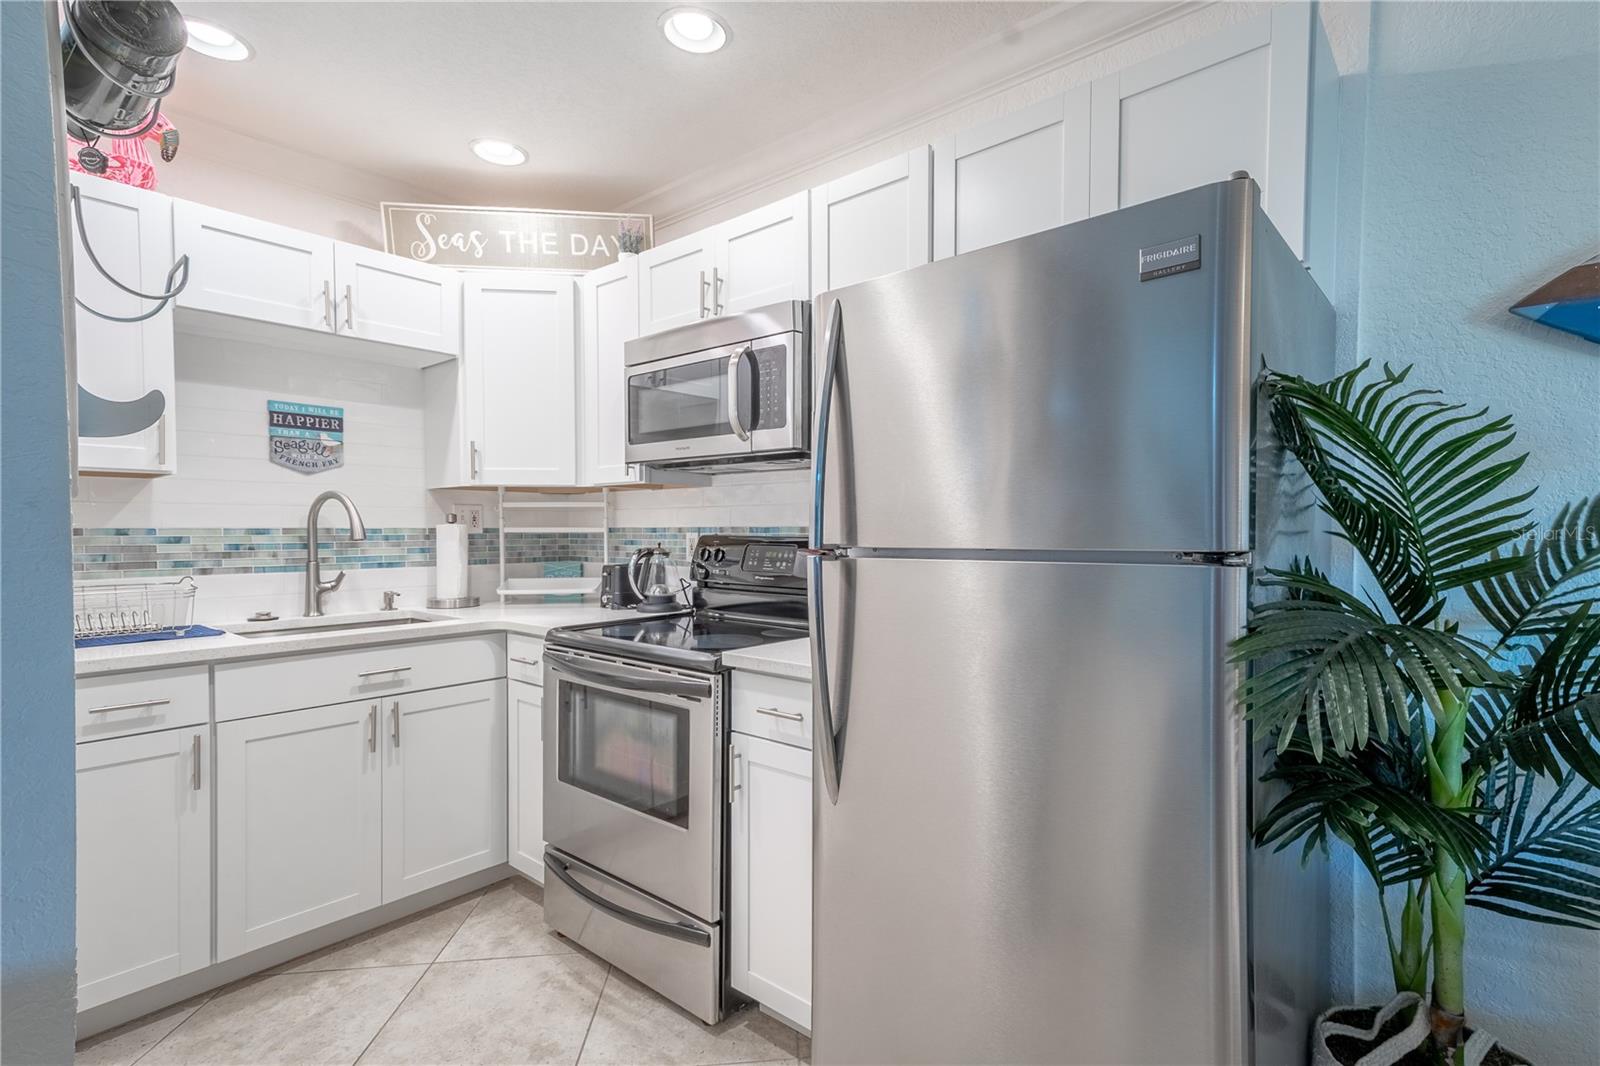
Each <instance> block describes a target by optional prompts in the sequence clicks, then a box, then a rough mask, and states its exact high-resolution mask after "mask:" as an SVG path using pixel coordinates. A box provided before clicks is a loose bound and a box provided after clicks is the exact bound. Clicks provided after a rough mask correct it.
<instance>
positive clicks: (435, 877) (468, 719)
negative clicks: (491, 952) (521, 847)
mask: <svg viewBox="0 0 1600 1066" xmlns="http://www.w3.org/2000/svg"><path fill="white" fill-rule="evenodd" d="M380 717H381V718H382V722H383V728H384V766H383V901H384V902H385V903H390V902H393V901H394V900H397V899H400V898H402V897H404V896H409V895H411V894H412V893H414V892H420V891H422V890H423V889H425V888H432V887H433V886H434V885H441V884H444V883H445V882H446V881H453V880H455V879H456V878H458V877H463V876H465V875H467V874H470V873H474V872H476V871H478V870H483V869H487V868H488V867H490V866H494V865H495V864H497V863H502V862H504V861H505V859H506V700H505V688H504V683H503V682H500V681H480V682H477V683H476V684H471V685H452V686H451V687H449V688H441V689H434V690H432V691H430V692H416V693H412V694H410V695H406V696H397V697H394V698H392V699H389V700H387V701H385V703H384V707H383V710H382V713H381V715H380Z"/></svg>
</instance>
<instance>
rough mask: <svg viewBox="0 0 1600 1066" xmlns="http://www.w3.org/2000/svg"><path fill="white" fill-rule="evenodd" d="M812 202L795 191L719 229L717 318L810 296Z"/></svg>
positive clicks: (714, 302) (714, 308) (713, 294)
mask: <svg viewBox="0 0 1600 1066" xmlns="http://www.w3.org/2000/svg"><path fill="white" fill-rule="evenodd" d="M807 201H808V197H807V194H806V193H796V194H795V195H793V196H789V197H786V198H784V199H782V200H779V201H778V202H777V203H775V204H768V205H767V206H766V207H762V208H758V209H756V210H754V211H751V212H749V213H747V214H744V215H740V216H739V217H738V218H735V219H731V220H729V221H727V222H724V223H723V224H722V225H720V226H718V227H717V274H716V278H715V284H713V286H712V292H711V305H712V313H713V314H723V315H725V314H737V313H739V312H740V311H749V310H751V309H752V308H756V307H764V306H766V305H767V304H772V303H778V302H780V301H783V300H809V299H810V298H811V286H810V284H809V283H808V280H807V279H808V278H809V276H810V272H811V263H810V258H811V257H810V238H811V234H810V226H809V223H808V218H809V209H808V205H807Z"/></svg>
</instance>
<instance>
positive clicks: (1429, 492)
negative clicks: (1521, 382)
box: [1264, 363, 1533, 625]
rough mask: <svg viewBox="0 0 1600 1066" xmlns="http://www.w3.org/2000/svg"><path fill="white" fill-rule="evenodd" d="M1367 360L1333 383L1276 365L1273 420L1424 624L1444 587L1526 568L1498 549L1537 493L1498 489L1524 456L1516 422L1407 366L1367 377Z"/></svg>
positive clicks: (1405, 608)
mask: <svg viewBox="0 0 1600 1066" xmlns="http://www.w3.org/2000/svg"><path fill="white" fill-rule="evenodd" d="M1368 366H1369V364H1368V363H1362V364H1361V365H1360V366H1358V367H1357V368H1356V369H1354V370H1352V371H1350V372H1349V373H1346V374H1341V375H1340V376H1339V377H1336V378H1334V379H1333V380H1332V381H1329V382H1328V383H1327V384H1324V385H1317V384H1315V383H1312V382H1309V381H1307V380H1305V379H1304V378H1300V377H1295V376H1293V375H1287V374H1278V373H1275V372H1271V371H1269V372H1268V374H1267V376H1266V378H1265V380H1264V385H1265V388H1266V389H1267V395H1268V397H1269V398H1270V403H1271V416H1272V422H1273V426H1274V429H1275V430H1276V432H1277V434H1278V436H1279V438H1280V439H1281V440H1282V441H1283V443H1284V445H1285V447H1287V448H1288V449H1289V450H1290V451H1291V452H1293V453H1294V455H1295V457H1296V458H1297V459H1299V460H1300V463H1301V465H1302V466H1303V467H1305V469H1306V472H1307V473H1308V474H1309V475H1310V478H1311V481H1312V483H1313V484H1314V485H1315V486H1316V487H1317V491H1318V492H1319V493H1320V494H1321V496H1322V500H1323V505H1324V507H1325V509H1326V510H1327V512H1328V513H1329V515H1331V516H1332V517H1333V519H1334V520H1335V521H1336V522H1337V523H1338V524H1339V527H1340V529H1341V530H1342V532H1343V535H1344V536H1345V538H1346V539H1347V540H1349V541H1350V542H1351V544H1353V545H1354V546H1355V548H1356V550H1357V551H1359V552H1360V553H1361V555H1362V557H1363V558H1364V559H1365V560H1366V562H1367V565H1368V567H1369V568H1370V569H1371V571H1372V573H1373V576H1374V577H1375V578H1376V579H1377V581H1378V584H1379V585H1380V586H1381V587H1382V589H1383V591H1384V595H1385V596H1386V598H1387V599H1388V601H1389V605H1390V607H1391V609H1392V610H1393V611H1394V613H1395V616H1396V617H1397V618H1398V619H1399V620H1400V621H1401V622H1403V623H1407V624H1412V625H1426V624H1427V623H1428V622H1431V621H1432V620H1433V619H1434V618H1436V617H1437V616H1438V614H1439V611H1440V610H1441V609H1442V606H1443V604H1442V600H1441V596H1442V595H1443V593H1444V592H1446V591H1448V590H1449V589H1453V588H1457V587H1459V586H1462V585H1467V584H1470V583H1472V582H1476V581H1485V580H1489V579H1491V578H1493V577H1495V576H1497V575H1499V574H1503V573H1507V572H1510V571H1511V570H1514V569H1516V568H1517V567H1519V566H1521V565H1522V564H1523V560H1522V559H1521V558H1520V557H1516V556H1504V555H1501V554H1499V550H1500V549H1502V548H1504V547H1505V546H1506V545H1508V544H1511V543H1512V542H1514V541H1515V540H1517V538H1519V537H1521V536H1522V535H1523V534H1525V533H1526V532H1527V531H1528V529H1529V526H1528V525H1527V523H1526V521H1525V520H1526V518H1527V517H1528V514H1529V513H1530V512H1528V511H1526V510H1519V508H1520V507H1521V505H1522V504H1523V503H1525V502H1526V501H1527V500H1528V499H1529V498H1530V497H1531V496H1532V495H1533V493H1532V490H1530V491H1528V492H1525V493H1521V494H1517V495H1511V496H1503V495H1500V489H1501V487H1502V486H1503V485H1505V483H1506V482H1507V481H1508V480H1510V479H1511V478H1512V477H1513V476H1514V475H1515V474H1516V473H1517V472H1518V471H1519V470H1520V469H1521V468H1522V465H1523V463H1524V462H1526V460H1527V456H1526V455H1525V454H1524V455H1516V456H1508V455H1507V454H1506V451H1507V449H1508V448H1509V447H1510V446H1511V443H1512V442H1513V441H1514V440H1515V438H1516V432H1515V430H1514V429H1513V428H1512V425H1511V420H1510V419H1509V418H1504V417H1502V418H1493V419H1491V418H1488V417H1487V411H1486V410H1483V411H1467V410H1466V408H1465V406H1464V405H1462V404H1451V403H1446V402H1444V401H1443V400H1440V399H1437V398H1436V397H1437V395H1438V393H1437V391H1436V390H1432V389H1420V388H1412V387H1410V386H1408V385H1407V384H1406V378H1407V377H1408V375H1409V374H1410V368H1409V367H1408V368H1406V369H1405V370H1400V371H1396V370H1393V369H1392V368H1390V367H1388V366H1385V367H1384V371H1383V374H1382V376H1381V377H1379V378H1377V379H1376V380H1373V381H1368V382H1365V383H1363V382H1362V381H1361V378H1362V376H1363V375H1364V374H1365V372H1366V370H1367V368H1368Z"/></svg>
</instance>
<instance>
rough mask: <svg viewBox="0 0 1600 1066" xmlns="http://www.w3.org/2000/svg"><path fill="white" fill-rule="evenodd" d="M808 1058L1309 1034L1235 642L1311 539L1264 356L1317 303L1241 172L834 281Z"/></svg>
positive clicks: (1320, 983)
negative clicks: (1272, 582)
mask: <svg viewBox="0 0 1600 1066" xmlns="http://www.w3.org/2000/svg"><path fill="white" fill-rule="evenodd" d="M814 320H815V321H816V322H817V323H818V324H819V326H821V325H824V324H825V325H826V329H820V328H819V329H818V330H817V331H816V335H817V348H816V359H815V362H816V364H817V366H818V367H819V373H818V378H819V381H818V395H817V430H818V432H817V435H816V438H815V439H816V451H815V455H814V471H815V478H816V495H815V503H814V507H815V513H814V514H813V521H812V538H813V544H812V547H813V549H814V550H815V551H816V554H814V555H813V557H812V559H811V593H810V594H811V597H812V604H811V616H812V626H813V629H812V641H813V647H812V655H813V668H814V669H813V690H814V692H815V700H816V729H817V738H818V739H817V744H816V749H817V757H818V762H819V772H818V780H819V784H818V788H817V791H816V794H817V799H816V819H815V829H816V842H815V866H816V895H815V903H814V907H815V911H814V929H815V947H814V952H815V959H814V962H815V967H814V979H813V986H814V991H813V1004H814V1005H813V1016H812V1025H813V1039H814V1044H813V1052H812V1054H813V1059H814V1061H815V1062H817V1063H818V1064H819V1066H832V1064H837V1063H913V1062H915V1063H935V1062H937V1063H980V1062H981V1063H991V1062H992V1063H1001V1062H1004V1063H1093V1064H1111V1063H1162V1064H1179V1063H1182V1064H1189V1063H1230V1064H1231V1063H1239V1062H1247V1061H1250V1060H1251V1058H1252V1057H1253V1058H1254V1060H1255V1061H1256V1062H1257V1063H1259V1064H1261V1066H1280V1064H1282V1063H1292V1062H1299V1061H1302V1060H1303V1059H1304V1058H1305V1056H1306V1051H1305V1044H1306V1033H1307V1026H1308V1025H1309V1021H1310V1018H1311V1015H1312V1012H1313V1011H1314V1010H1315V1009H1317V1008H1318V1007H1319V1006H1320V1005H1321V1003H1322V1000H1323V999H1324V983H1325V975H1326V971H1327V966H1326V954H1327V949H1326V936H1327V934H1326V896H1327V892H1326V887H1325V882H1324V880H1323V876H1322V873H1321V870H1320V867H1316V866H1314V867H1312V868H1311V869H1310V870H1308V871H1305V872H1302V871H1301V869H1300V868H1299V864H1298V856H1297V855H1293V856H1287V857H1285V856H1277V857H1274V856H1270V855H1266V854H1263V853H1256V852H1252V851H1251V850H1250V848H1249V847H1248V833H1247V825H1248V820H1249V818H1250V813H1251V808H1252V804H1253V803H1255V802H1258V801H1259V797H1253V796H1252V791H1253V788H1252V785H1251V782H1252V781H1253V779H1254V774H1253V769H1252V767H1251V765H1250V763H1251V761H1252V757H1251V754H1250V752H1249V750H1248V749H1249V747H1250V741H1249V740H1248V737H1247V733H1246V731H1245V729H1244V728H1243V727H1242V726H1241V725H1240V723H1239V721H1238V719H1237V717H1236V713H1235V709H1234V700H1233V691H1234V687H1235V683H1236V676H1235V671H1234V669H1232V668H1230V667H1229V666H1228V665H1227V664H1226V654H1227V644H1228V641H1229V640H1230V639H1231V638H1232V637H1234V636H1235V635H1236V634H1238V633H1239V632H1240V628H1241V625H1242V623H1243V620H1244V615H1245V610H1246V603H1247V600H1248V597H1249V596H1250V595H1251V594H1252V588H1253V587H1254V586H1253V581H1252V577H1253V575H1255V574H1258V573H1259V570H1260V568H1261V567H1262V566H1264V565H1268V564H1269V563H1272V564H1277V565H1282V564H1284V563H1285V562H1287V559H1288V558H1289V556H1290V555H1291V554H1294V553H1296V552H1298V553H1309V554H1311V555H1313V556H1314V557H1318V556H1321V555H1322V554H1323V553H1324V552H1325V550H1326V544H1327V538H1326V535H1325V533H1324V532H1323V531H1321V530H1320V529H1319V528H1318V524H1319V523H1318V520H1317V515H1316V510H1315V508H1314V506H1312V505H1311V503H1310V501H1309V499H1308V497H1307V494H1306V492H1305V487H1304V486H1303V485H1301V484H1299V483H1297V482H1296V481H1295V479H1294V477H1293V469H1292V463H1286V462H1285V461H1284V457H1283V455H1282V454H1281V453H1280V452H1278V451H1277V450H1275V449H1274V448H1273V447H1272V443H1271V438H1270V427H1269V424H1268V423H1267V420H1266V419H1265V417H1264V413H1263V412H1261V411H1258V410H1256V408H1255V405H1254V403H1253V387H1252V382H1253V379H1254V378H1255V376H1256V374H1257V372H1258V371H1259V369H1260V367H1261V365H1262V362H1263V360H1265V361H1266V362H1267V363H1269V364H1270V365H1272V366H1273V367H1274V368H1277V369H1281V370H1289V371H1294V372H1298V373H1302V374H1306V375H1308V376H1314V377H1327V376H1331V364H1332V345H1333V314H1332V311H1331V309H1330V308H1329V306H1328V303H1327V301H1326V300H1325V299H1324V297H1323V296H1322V294H1321V292H1320V291H1319V290H1318V288H1317V286H1316V285H1315V284H1314V283H1313V281H1312V280H1311V278H1310V276H1309V275H1308V274H1307V273H1306V271H1305V270H1304V268H1302V266H1301V265H1300V263H1299V262H1298V261H1297V260H1296V259H1295V257H1294V256H1293V254H1292V253H1291V252H1290V251H1289V249H1288V247H1287V246H1286V245H1285V244H1284V242H1283V240H1282V238H1281V237H1280V236H1279V235H1278V234H1277V232H1276V231H1275V230H1274V229H1273V228H1272V226H1271V224H1270V223H1269V222H1268V221H1267V219H1266V217H1265V215H1264V214H1263V213H1262V210H1261V206H1260V193H1259V190H1258V188H1257V186H1256V184H1255V182H1254V181H1252V180H1250V179H1248V178H1236V179H1234V180H1231V181H1226V182H1220V183H1218V184H1215V185H1210V186H1206V187H1203V188H1199V189H1195V190H1192V191H1190V192H1186V193H1182V194H1179V195H1176V196H1171V197H1167V198H1165V199H1161V200H1157V201H1153V202H1150V203H1146V204H1143V205H1140V206H1138V207H1132V208H1128V209H1125V210H1122V211H1117V212H1115V213H1112V214H1108V215H1102V216H1099V217H1096V218H1092V219H1088V220H1085V221H1082V222H1078V223H1074V224H1072V225H1068V226H1063V227H1061V228H1058V229H1055V230H1051V231H1048V232H1045V233H1041V234H1037V235H1035V236H1031V237H1025V238H1022V239H1019V240H1015V241H1011V242H1009V243H1007V244H1002V245H998V246H995V247H992V248H988V249H984V250H981V251H977V252H972V253H968V254H965V255H960V256H956V257H954V258H952V259H946V260H942V261H939V262H936V263H932V264H929V265H927V266H923V267H918V268H916V269H914V270H908V271H905V272H902V273H899V274H893V275H889V276H887V277H883V278H879V279H876V280H873V281H868V282H864V283H862V284H859V285H853V286H850V287H848V288H844V289H840V290H837V291H835V292H830V293H827V294H825V295H823V296H821V297H819V298H818V302H817V305H816V314H815V318H814Z"/></svg>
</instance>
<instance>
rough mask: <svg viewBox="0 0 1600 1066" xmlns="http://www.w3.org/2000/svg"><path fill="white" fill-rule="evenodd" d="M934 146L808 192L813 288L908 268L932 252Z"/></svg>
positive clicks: (824, 288)
mask: <svg viewBox="0 0 1600 1066" xmlns="http://www.w3.org/2000/svg"><path fill="white" fill-rule="evenodd" d="M931 167H932V151H931V149H929V148H928V147H927V146H926V145H924V146H923V147H921V148H916V149H913V150H912V151H910V152H907V153H906V154H905V155H901V156H896V157H894V158H893V159H886V160H884V161H883V162H882V163H879V164H877V165H876V166H871V167H867V168H866V169H865V170H861V171H858V172H857V173H855V174H852V175H850V176H849V177H844V178H839V179H837V180H835V181H830V182H828V184H826V185H822V186H818V187H817V188H815V189H813V190H812V191H811V287H812V288H813V289H814V290H816V291H817V292H826V291H827V290H829V289H838V288H843V287H844V286H846V285H854V284H855V283H856V282H858V281H866V280H868V279H869V278H876V277H880V276H882V275H884V274H892V273H894V272H895V271H897V270H907V269H909V268H911V267H914V266H921V265H922V264H923V263H926V262H928V260H929V257H930V253H931V243H930V241H931V231H930V228H929V227H930V223H931V215H930V211H931V208H932V192H933V186H932V171H931Z"/></svg>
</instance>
